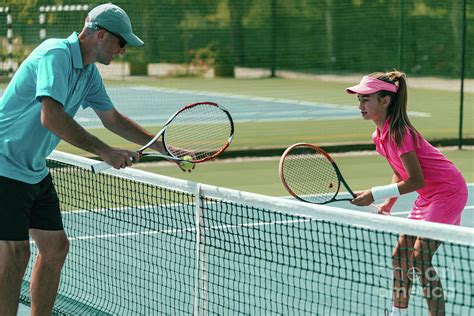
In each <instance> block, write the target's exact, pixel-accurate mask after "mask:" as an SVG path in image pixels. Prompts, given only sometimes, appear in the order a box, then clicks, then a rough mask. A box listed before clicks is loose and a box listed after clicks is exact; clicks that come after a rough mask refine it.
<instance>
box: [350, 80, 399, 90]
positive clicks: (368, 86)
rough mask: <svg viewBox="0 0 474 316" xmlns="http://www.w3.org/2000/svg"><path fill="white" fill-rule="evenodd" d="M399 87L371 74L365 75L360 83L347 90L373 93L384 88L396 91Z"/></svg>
mask: <svg viewBox="0 0 474 316" xmlns="http://www.w3.org/2000/svg"><path fill="white" fill-rule="evenodd" d="M397 89H398V87H397V85H395V84H393V83H388V82H385V81H382V80H379V79H376V78H374V77H370V76H364V77H363V78H362V80H361V81H360V83H359V84H358V85H355V86H353V87H349V88H347V89H346V92H347V93H352V94H355V93H357V94H372V93H375V92H379V91H381V90H384V91H390V92H393V93H396V92H397Z"/></svg>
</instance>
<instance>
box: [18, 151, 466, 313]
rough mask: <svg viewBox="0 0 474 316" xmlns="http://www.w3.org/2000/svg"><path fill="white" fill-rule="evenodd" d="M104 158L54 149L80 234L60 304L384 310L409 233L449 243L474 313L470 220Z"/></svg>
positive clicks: (447, 275)
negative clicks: (114, 165) (95, 169)
mask: <svg viewBox="0 0 474 316" xmlns="http://www.w3.org/2000/svg"><path fill="white" fill-rule="evenodd" d="M93 163H96V162H95V161H93V160H90V159H86V158H82V157H76V156H72V155H69V154H65V153H60V152H54V153H53V154H52V155H51V156H50V157H49V159H48V165H49V167H50V171H51V173H52V175H53V179H54V183H55V185H56V189H57V191H58V194H59V196H60V199H61V206H62V211H63V213H62V215H63V220H64V224H65V229H66V232H67V234H68V236H69V239H70V252H69V255H68V258H67V260H66V264H65V266H64V269H63V272H62V277H61V284H60V289H59V292H58V296H57V299H56V302H55V307H54V312H55V313H56V314H74V315H79V314H95V315H132V314H133V315H138V314H141V315H156V314H168V315H180V314H184V315H189V314H195V315H204V314H208V315H222V314H245V315H305V314H307V315H310V314H311V315H336V314H337V315H346V314H347V315H349V314H350V315H383V313H384V310H385V308H390V307H391V305H392V292H393V290H392V286H393V268H392V251H393V247H394V246H395V244H396V241H397V239H398V237H399V235H400V234H407V235H414V236H424V237H426V238H429V239H436V240H441V241H443V242H442V244H441V246H440V247H439V249H438V251H437V252H436V254H435V255H434V258H433V265H434V267H435V268H436V270H437V271H438V275H439V276H440V279H441V282H442V284H443V288H444V292H443V293H444V299H443V301H445V304H446V306H445V310H446V313H447V314H455V315H469V314H471V315H472V314H473V312H474V310H473V289H472V284H473V283H472V278H473V262H474V261H473V260H472V254H473V240H474V238H473V236H474V235H473V231H472V230H471V229H469V228H465V227H453V226H447V225H441V224H433V223H424V222H414V221H410V220H405V219H399V218H392V217H388V216H380V215H374V214H366V213H360V212H357V213H356V212H355V211H350V210H345V209H340V208H333V207H329V206H315V205H309V204H304V203H300V202H297V201H293V200H288V199H283V198H273V197H267V196H263V195H258V194H252V193H247V192H241V191H235V190H231V189H225V188H219V187H214V186H209V185H204V184H198V183H193V182H189V181H184V180H178V179H172V178H168V177H164V176H159V175H155V174H150V173H146V172H143V171H139V170H133V169H127V170H122V171H117V170H109V171H106V172H105V173H102V174H99V175H95V174H93V173H92V172H90V166H91V164H93ZM31 245H32V246H31V248H32V253H33V256H32V258H33V257H34V254H35V253H36V248H35V245H34V243H33V242H32V243H31ZM31 267H32V262H30V264H29V267H28V270H27V273H26V275H25V278H24V281H23V285H22V293H21V299H22V302H23V303H26V304H29V290H28V285H29V283H28V280H29V278H30V276H31ZM411 292H412V295H411V299H410V304H409V313H410V315H420V314H426V313H427V303H426V301H425V300H424V297H423V293H422V286H421V285H420V282H419V281H418V279H417V278H416V277H413V287H412V289H411ZM433 293H438V294H439V293H440V292H439V291H438V292H436V291H433ZM438 303H439V300H438ZM439 306H440V308H442V305H441V304H439Z"/></svg>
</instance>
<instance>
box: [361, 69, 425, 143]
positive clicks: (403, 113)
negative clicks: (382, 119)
mask: <svg viewBox="0 0 474 316" xmlns="http://www.w3.org/2000/svg"><path fill="white" fill-rule="evenodd" d="M369 76H371V77H373V78H376V79H379V80H382V81H385V82H388V83H391V84H396V83H398V84H397V85H398V90H397V93H394V92H390V91H385V90H381V91H379V92H377V96H378V98H379V99H382V98H384V97H386V96H388V97H389V98H390V104H389V106H388V108H387V119H389V120H390V122H389V123H390V129H389V137H390V139H394V140H395V142H396V143H397V145H398V146H400V145H401V144H402V140H403V137H404V136H405V132H406V129H407V127H408V129H409V130H410V133H411V134H412V137H413V140H414V141H415V142H416V135H417V134H418V131H417V130H416V129H415V127H413V125H412V124H411V122H410V120H409V118H408V113H407V100H408V94H407V83H406V79H405V78H406V75H405V73H403V72H401V71H390V72H386V73H384V72H375V73H372V74H370V75H369Z"/></svg>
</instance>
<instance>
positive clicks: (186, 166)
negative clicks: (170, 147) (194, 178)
mask: <svg viewBox="0 0 474 316" xmlns="http://www.w3.org/2000/svg"><path fill="white" fill-rule="evenodd" d="M181 159H183V160H184V161H183V162H182V163H181V168H183V169H184V170H186V171H187V170H191V169H192V168H193V167H194V164H193V163H192V162H191V160H193V157H191V156H189V155H186V156H184V157H183V158H181Z"/></svg>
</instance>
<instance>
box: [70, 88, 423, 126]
mask: <svg viewBox="0 0 474 316" xmlns="http://www.w3.org/2000/svg"><path fill="white" fill-rule="evenodd" d="M107 91H108V93H109V95H110V97H111V99H112V101H113V102H114V104H115V106H116V107H117V109H118V110H119V111H120V112H122V113H123V114H125V115H127V116H129V117H131V118H132V119H133V120H135V121H137V122H138V123H139V124H141V125H162V124H164V122H165V121H166V120H167V119H168V118H169V117H170V116H171V115H172V114H173V113H174V112H176V111H177V110H178V109H179V108H181V107H183V106H185V105H187V104H191V103H195V102H202V101H211V102H215V103H219V104H220V105H222V106H223V107H225V108H226V109H227V110H228V111H229V112H230V113H231V115H232V117H233V119H234V120H235V121H236V122H247V121H252V122H265V121H266V122H273V121H299V120H332V119H338V120H341V119H360V113H359V110H358V109H357V106H354V105H338V104H323V103H315V102H303V101H297V100H285V99H272V98H264V97H251V96H243V95H230V94H223V93H213V92H199V91H187V90H176V89H164V88H151V87H130V88H109V89H107ZM410 116H429V114H427V113H420V112H410ZM76 120H77V121H78V122H80V124H81V125H83V126H84V127H101V126H102V125H101V123H100V120H99V118H98V117H97V115H95V113H94V111H92V110H90V109H86V110H82V109H81V110H80V111H79V112H78V114H77V116H76Z"/></svg>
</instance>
